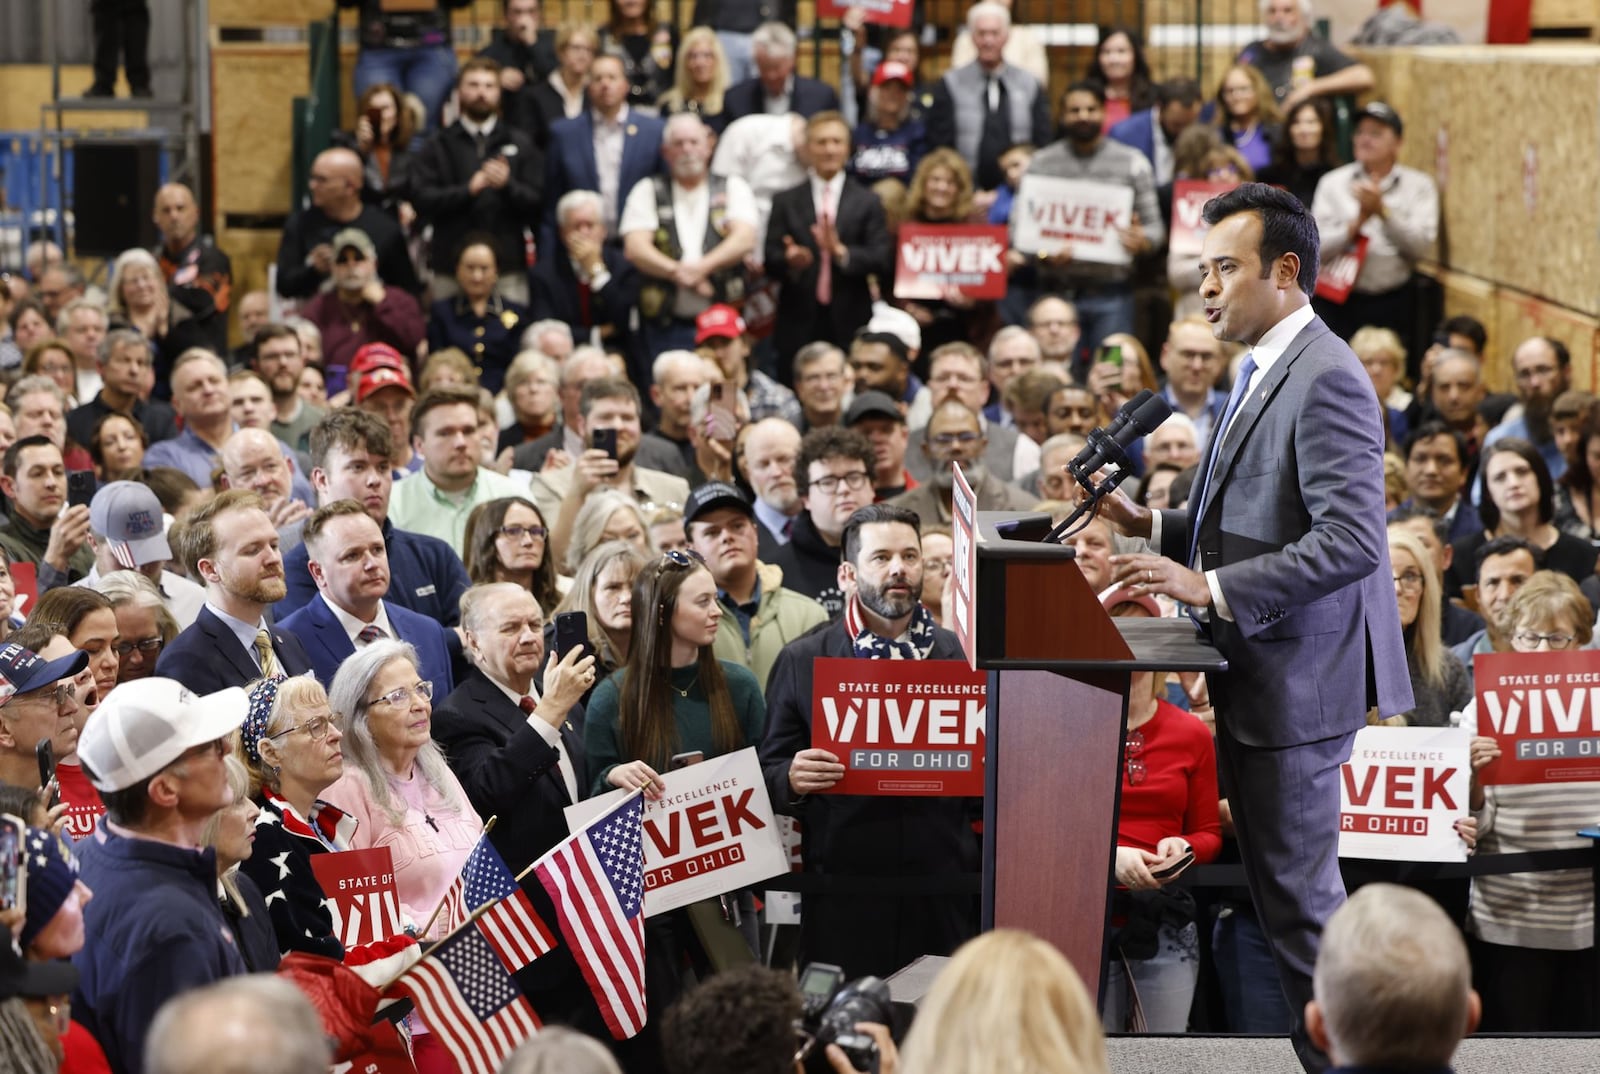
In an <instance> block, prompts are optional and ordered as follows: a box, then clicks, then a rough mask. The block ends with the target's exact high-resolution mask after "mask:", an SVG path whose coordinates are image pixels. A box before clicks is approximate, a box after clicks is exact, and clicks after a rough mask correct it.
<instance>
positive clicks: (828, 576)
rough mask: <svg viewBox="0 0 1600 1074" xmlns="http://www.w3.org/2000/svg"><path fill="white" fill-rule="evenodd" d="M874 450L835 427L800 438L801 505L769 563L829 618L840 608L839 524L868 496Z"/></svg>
mask: <svg viewBox="0 0 1600 1074" xmlns="http://www.w3.org/2000/svg"><path fill="white" fill-rule="evenodd" d="M876 465H877V454H876V452H874V451H873V450H872V444H871V443H870V442H869V441H868V440H867V438H866V437H864V436H862V435H861V434H860V433H857V432H852V431H850V430H849V429H842V428H838V427H836V426H830V427H825V428H821V429H812V430H811V431H810V432H809V433H807V434H806V435H805V437H804V438H803V439H802V440H801V441H800V455H799V457H798V458H796V459H795V463H794V481H795V487H796V488H797V489H798V490H799V492H800V502H801V504H802V505H804V508H805V509H804V510H802V511H801V512H800V513H799V514H798V515H796V516H795V519H794V526H793V527H792V528H791V529H790V531H789V543H788V544H786V545H784V546H783V547H782V548H781V549H779V550H778V554H777V555H776V556H774V557H773V563H775V564H777V566H778V567H779V569H781V570H782V571H783V579H784V584H785V585H787V586H788V587H789V588H790V589H792V590H794V591H795V592H797V593H803V594H804V595H806V596H808V597H810V598H811V599H812V600H815V601H817V602H818V603H820V604H821V605H822V607H823V610H824V611H826V612H827V613H828V617H829V618H833V617H834V616H836V615H838V614H839V613H840V612H842V611H844V591H843V590H842V589H841V588H840V587H839V547H840V542H841V540H842V538H843V536H844V526H845V523H846V522H848V521H849V520H850V516H851V515H853V514H855V512H856V510H857V509H858V508H861V507H865V506H867V505H868V504H870V503H871V502H872V500H873V495H872V471H873V468H874V467H875V466H876Z"/></svg>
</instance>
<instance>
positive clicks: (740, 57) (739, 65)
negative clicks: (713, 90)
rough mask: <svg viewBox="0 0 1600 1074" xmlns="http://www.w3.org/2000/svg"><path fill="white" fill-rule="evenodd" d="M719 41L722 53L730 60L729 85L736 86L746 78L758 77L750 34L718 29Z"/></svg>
mask: <svg viewBox="0 0 1600 1074" xmlns="http://www.w3.org/2000/svg"><path fill="white" fill-rule="evenodd" d="M717 42H718V43H719V44H720V45H721V46H722V54H723V55H724V56H725V57H727V60H728V85H730V86H736V85H738V84H739V83H740V82H743V81H745V80H746V79H749V78H754V77H756V59H755V53H754V51H752V49H751V47H750V35H749V34H740V33H734V32H733V31H732V30H718V31H717Z"/></svg>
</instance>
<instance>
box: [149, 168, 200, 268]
mask: <svg viewBox="0 0 1600 1074" xmlns="http://www.w3.org/2000/svg"><path fill="white" fill-rule="evenodd" d="M154 212H155V217H154V219H155V224H156V227H157V229H159V230H160V232H161V237H162V239H164V240H165V241H166V244H167V248H168V249H170V250H174V251H178V250H182V249H183V248H184V247H186V246H188V245H189V244H190V243H192V242H193V241H194V240H195V236H196V235H198V234H199V231H200V207H199V206H198V205H196V204H195V200H194V194H193V193H192V192H191V191H190V190H189V188H188V187H186V186H184V185H183V184H182V183H167V184H166V185H165V186H163V187H162V188H161V189H160V190H157V191H156V202H155V209H154Z"/></svg>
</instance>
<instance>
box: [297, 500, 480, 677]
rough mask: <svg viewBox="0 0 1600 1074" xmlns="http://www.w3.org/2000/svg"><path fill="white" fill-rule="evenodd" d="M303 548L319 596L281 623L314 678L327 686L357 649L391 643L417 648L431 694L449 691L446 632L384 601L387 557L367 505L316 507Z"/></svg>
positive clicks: (346, 502)
mask: <svg viewBox="0 0 1600 1074" xmlns="http://www.w3.org/2000/svg"><path fill="white" fill-rule="evenodd" d="M305 546H306V550H307V552H309V553H310V557H311V558H310V560H309V565H310V569H311V578H312V580H313V581H314V582H316V584H317V595H316V596H315V597H313V598H312V599H311V602H310V603H309V604H307V605H306V606H305V607H304V608H301V609H300V610H299V611H297V612H295V613H294V614H293V615H291V616H289V617H288V618H287V619H285V620H284V621H283V624H282V626H283V630H284V632H285V633H288V634H293V635H294V636H295V637H297V638H299V639H300V642H301V644H302V645H304V646H305V648H306V652H307V653H309V654H310V656H311V665H312V667H313V668H314V669H315V670H316V673H317V679H318V680H319V681H321V682H322V683H324V684H327V683H331V682H332V681H333V675H334V672H336V671H338V670H339V665H340V664H342V663H344V659H345V657H347V656H349V655H350V654H352V653H354V652H355V651H356V649H357V647H361V648H365V647H366V646H368V645H371V644H372V643H373V642H375V641H379V640H382V639H385V638H395V639H398V640H400V641H404V642H410V643H411V645H412V647H413V648H415V649H416V650H417V670H418V671H420V672H421V673H422V677H423V678H424V679H426V680H428V681H429V682H431V683H433V689H434V692H435V694H437V695H443V694H446V693H449V692H450V690H451V689H453V688H454V686H455V677H454V675H453V674H452V673H451V670H450V644H449V640H448V634H449V631H448V630H447V628H445V627H443V626H441V625H440V624H439V623H437V622H435V621H434V620H432V619H429V618H427V617H426V616H423V615H418V614H417V613H416V612H413V611H410V610H408V609H406V608H402V607H401V606H400V605H398V604H391V603H389V602H388V601H386V600H384V599H383V595H384V594H385V593H387V592H388V591H389V552H388V549H387V548H386V547H385V545H384V541H383V531H382V530H381V529H379V528H378V524H377V523H376V522H374V521H373V520H372V516H371V515H369V514H367V509H366V508H365V507H363V506H362V505H361V504H359V503H357V502H356V501H355V500H335V501H333V502H332V503H330V504H325V505H323V506H322V507H319V508H317V509H316V510H315V511H313V512H312V513H311V517H310V518H309V519H307V520H306V528H305Z"/></svg>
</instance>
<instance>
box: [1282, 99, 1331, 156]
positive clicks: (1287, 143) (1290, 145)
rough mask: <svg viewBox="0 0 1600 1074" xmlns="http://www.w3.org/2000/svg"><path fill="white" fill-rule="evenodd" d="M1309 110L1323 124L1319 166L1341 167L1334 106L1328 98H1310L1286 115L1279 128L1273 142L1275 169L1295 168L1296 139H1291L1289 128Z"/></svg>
mask: <svg viewBox="0 0 1600 1074" xmlns="http://www.w3.org/2000/svg"><path fill="white" fill-rule="evenodd" d="M1307 108H1309V109H1311V110H1312V111H1313V112H1315V113H1316V114H1317V122H1319V123H1321V124H1322V140H1321V142H1319V143H1318V145H1317V164H1318V165H1320V166H1321V167H1323V168H1337V167H1338V166H1339V131H1338V124H1337V121H1336V120H1335V119H1334V116H1333V106H1332V105H1331V104H1329V103H1328V99H1327V98H1326V97H1310V98H1307V99H1306V100H1304V101H1301V102H1300V103H1299V104H1297V105H1295V106H1294V107H1293V108H1291V109H1290V110H1289V111H1288V112H1287V113H1285V115H1284V117H1283V126H1281V127H1279V128H1278V134H1277V137H1275V138H1274V139H1273V140H1272V165H1273V167H1274V168H1277V169H1287V168H1292V167H1294V163H1295V160H1294V139H1293V138H1291V137H1289V128H1290V127H1292V126H1293V125H1294V117H1295V116H1297V115H1299V114H1300V113H1301V112H1303V111H1305V110H1306V109H1307Z"/></svg>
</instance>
